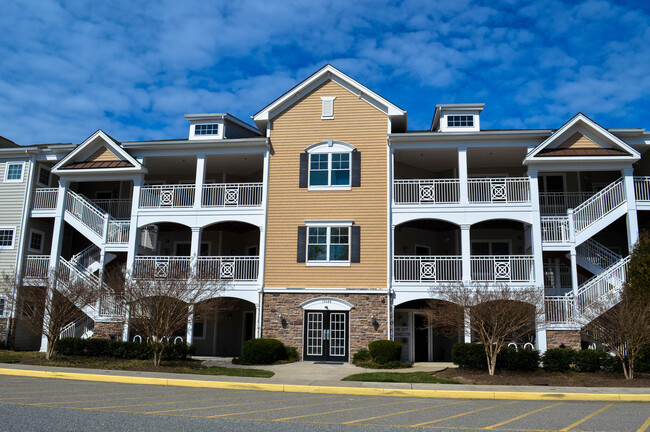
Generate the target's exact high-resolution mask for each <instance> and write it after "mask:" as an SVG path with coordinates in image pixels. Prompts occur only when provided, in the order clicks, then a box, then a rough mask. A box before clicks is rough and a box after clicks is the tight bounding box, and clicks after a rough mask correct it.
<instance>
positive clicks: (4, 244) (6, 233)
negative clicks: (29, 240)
mask: <svg viewBox="0 0 650 432" xmlns="http://www.w3.org/2000/svg"><path fill="white" fill-rule="evenodd" d="M15 235H16V228H15V227H0V249H13V247H14V237H15Z"/></svg>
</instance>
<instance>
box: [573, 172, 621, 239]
mask: <svg viewBox="0 0 650 432" xmlns="http://www.w3.org/2000/svg"><path fill="white" fill-rule="evenodd" d="M624 202H625V184H624V182H623V178H622V177H621V178H619V179H618V180H616V181H614V182H613V183H611V184H610V185H609V186H607V187H606V188H605V189H603V190H601V191H600V192H598V193H597V194H595V195H594V196H592V197H591V198H589V199H588V200H587V201H585V202H583V203H582V204H580V205H579V206H577V207H576V208H575V209H573V226H574V229H575V233H576V234H579V233H580V232H582V231H584V230H585V229H587V228H589V227H590V226H591V225H593V224H594V223H596V222H597V221H599V220H600V219H602V218H603V217H605V216H606V215H608V214H609V213H610V212H612V211H613V210H614V209H616V208H617V207H619V206H620V205H622V204H623V203H624Z"/></svg>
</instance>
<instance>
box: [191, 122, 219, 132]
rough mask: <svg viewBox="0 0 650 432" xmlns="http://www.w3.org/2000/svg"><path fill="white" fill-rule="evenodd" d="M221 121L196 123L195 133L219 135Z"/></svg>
mask: <svg viewBox="0 0 650 432" xmlns="http://www.w3.org/2000/svg"><path fill="white" fill-rule="evenodd" d="M218 134H219V123H208V124H197V125H194V135H218Z"/></svg>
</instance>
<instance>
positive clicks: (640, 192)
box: [634, 177, 650, 202]
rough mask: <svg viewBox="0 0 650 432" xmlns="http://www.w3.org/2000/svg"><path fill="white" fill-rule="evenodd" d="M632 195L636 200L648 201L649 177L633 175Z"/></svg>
mask: <svg viewBox="0 0 650 432" xmlns="http://www.w3.org/2000/svg"><path fill="white" fill-rule="evenodd" d="M634 195H635V196H636V200H637V201H646V202H647V201H650V177H634Z"/></svg>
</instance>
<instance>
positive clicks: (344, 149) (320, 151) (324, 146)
mask: <svg viewBox="0 0 650 432" xmlns="http://www.w3.org/2000/svg"><path fill="white" fill-rule="evenodd" d="M354 149H355V148H354V146H351V145H350V144H346V143H341V142H336V143H335V142H334V141H332V140H328V141H327V142H325V143H318V144H314V145H312V146H309V147H307V149H306V151H307V153H308V155H309V156H308V157H307V189H308V190H351V189H352V151H353V150H354ZM335 154H339V155H341V154H342V155H347V156H348V170H347V171H348V184H345V185H333V184H332V173H333V172H334V169H333V168H332V164H333V161H332V160H333V158H334V157H333V155H335ZM313 155H327V170H323V169H319V170H317V171H318V172H325V171H326V172H327V184H324V185H312V184H311V174H312V169H311V159H312V157H313ZM339 171H343V170H339Z"/></svg>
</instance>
